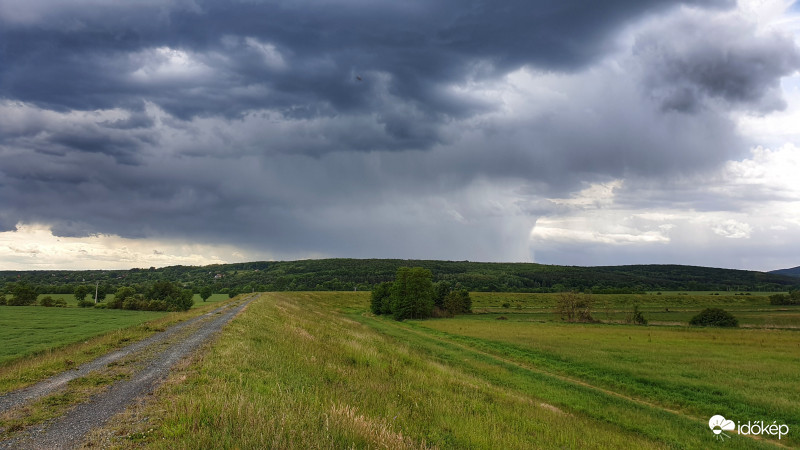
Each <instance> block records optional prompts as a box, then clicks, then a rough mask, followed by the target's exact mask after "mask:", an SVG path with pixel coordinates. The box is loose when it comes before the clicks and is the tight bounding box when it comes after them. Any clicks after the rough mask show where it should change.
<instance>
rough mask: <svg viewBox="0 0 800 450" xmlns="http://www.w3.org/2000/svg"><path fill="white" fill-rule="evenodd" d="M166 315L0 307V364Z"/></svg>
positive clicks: (118, 311)
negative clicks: (0, 343)
mask: <svg viewBox="0 0 800 450" xmlns="http://www.w3.org/2000/svg"><path fill="white" fill-rule="evenodd" d="M165 314H166V313H163V312H154V311H122V310H110V309H94V308H42V307H36V306H3V307H0V341H2V342H3V345H2V346H0V365H1V364H3V363H5V362H7V361H10V360H13V359H18V358H20V357H24V356H27V355H32V354H36V353H41V352H44V351H47V350H51V349H54V348H59V347H63V346H65V345H68V344H72V343H74V342H80V341H83V340H86V339H88V338H91V337H94V336H98V335H100V334H104V333H107V332H109V331H113V330H118V329H121V328H127V327H130V326H133V325H138V324H141V323H144V322H146V321H148V320H152V319H155V318H158V317H162V316H164V315H165Z"/></svg>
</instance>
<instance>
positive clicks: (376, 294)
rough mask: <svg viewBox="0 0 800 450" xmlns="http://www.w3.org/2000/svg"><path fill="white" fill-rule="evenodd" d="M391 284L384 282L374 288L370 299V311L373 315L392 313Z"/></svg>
mask: <svg viewBox="0 0 800 450" xmlns="http://www.w3.org/2000/svg"><path fill="white" fill-rule="evenodd" d="M391 297H392V283H390V282H388V281H385V282H383V283H380V284H378V285H377V286H375V289H373V290H372V295H371V299H370V305H369V307H370V309H371V310H372V313H373V314H377V315H380V314H390V313H391V312H392V308H391V303H390V300H391Z"/></svg>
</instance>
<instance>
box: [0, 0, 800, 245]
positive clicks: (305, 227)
mask: <svg viewBox="0 0 800 450" xmlns="http://www.w3.org/2000/svg"><path fill="white" fill-rule="evenodd" d="M89 3H93V2H88V3H85V2H80V1H79V2H74V3H70V2H63V3H53V4H50V3H48V2H44V1H40V2H26V3H25V4H21V5H20V6H19V7H18V8H16V9H9V8H6V9H4V10H2V13H1V14H2V15H0V22H2V27H0V39H1V40H2V41H3V42H4V43H5V44H4V46H2V47H0V59H2V60H3V61H4V64H2V66H0V99H3V101H2V102H0V107H2V111H0V112H2V115H0V117H2V119H0V161H2V164H0V205H2V210H0V229H10V228H13V226H14V225H15V224H16V223H17V222H19V221H22V222H39V223H45V224H50V225H52V226H53V231H54V232H55V233H56V234H57V235H62V236H87V235H91V234H94V233H113V234H119V235H121V236H125V237H137V238H143V237H153V238H165V239H169V238H175V237H181V238H185V239H193V240H202V241H208V242H224V243H230V244H234V245H239V246H242V247H247V248H249V249H257V250H263V251H264V252H265V253H269V254H271V255H279V256H280V255H283V256H285V257H297V256H309V255H318V254H323V255H335V256H359V257H371V256H375V257H379V256H386V257H408V258H412V257H432V258H445V259H448V258H449V259H486V260H498V259H500V260H502V259H506V260H509V259H510V260H523V259H526V257H527V256H528V249H527V235H528V233H529V231H530V228H531V227H532V225H533V223H534V222H535V220H536V218H537V217H538V216H540V215H545V214H550V213H554V212H558V210H559V208H562V207H560V206H558V205H555V204H553V203H552V202H550V201H548V200H546V199H545V197H558V196H566V195H568V194H569V193H570V192H573V191H575V190H577V189H580V188H581V187H583V186H584V185H585V183H590V182H595V181H604V180H609V179H614V178H629V177H642V178H643V179H653V180H655V181H654V183H660V182H663V181H664V180H665V179H669V178H670V177H674V176H676V174H684V173H689V172H691V173H697V172H702V171H705V170H709V169H711V168H714V167H716V166H718V165H719V164H721V163H722V162H724V161H726V160H728V159H731V158H732V157H738V156H740V155H742V154H743V152H744V151H745V150H746V149H747V145H746V143H745V142H744V141H743V139H742V138H741V137H740V136H738V135H737V132H736V127H735V124H734V122H733V120H732V119H731V117H730V115H729V110H728V109H729V108H727V105H729V104H731V105H734V106H735V108H738V109H742V110H748V111H749V110H755V111H761V112H768V111H770V110H772V109H775V108H777V107H778V106H780V104H779V101H780V97H779V96H778V91H776V90H775V89H776V83H777V82H778V80H779V79H780V77H781V76H784V75H786V74H787V73H790V72H791V71H792V70H794V69H795V68H796V63H797V62H796V60H795V59H794V58H796V55H797V50H796V48H795V47H794V46H793V45H792V44H791V43H790V41H788V40H786V39H784V38H781V37H780V36H778V35H767V36H756V35H755V34H754V30H753V28H752V26H751V25H750V24H747V23H744V22H737V21H728V20H723V21H721V22H720V21H714V20H711V19H712V18H713V17H716V14H718V12H719V9H714V12H713V13H702V12H698V11H699V10H692V11H694V12H693V13H691V14H688V13H685V12H684V13H682V12H680V11H677V10H676V9H675V6H677V5H695V6H697V7H704V8H722V9H724V8H726V7H730V6H731V5H732V4H733V2H731V1H705V2H703V1H693V2H679V1H666V0H651V1H641V0H640V1H616V2H611V3H609V2H605V3H603V4H600V3H597V2H581V1H561V2H549V1H542V2H534V3H531V2H513V1H505V2H493V3H487V2H478V1H475V2H468V3H464V2H455V1H452V2H438V3H435V4H432V3H431V2H422V1H412V2H403V3H397V2H386V3H385V4H384V3H368V4H364V3H363V2H355V1H339V2H331V3H328V4H326V5H324V6H321V5H318V4H314V5H310V4H307V3H305V2H291V3H280V4H279V3H276V2H228V3H220V2H181V1H176V2H163V3H162V2H145V3H137V4H136V6H132V5H129V4H108V5H104V6H100V7H92V8H89V7H87V6H86V5H88V4H89ZM76 5H77V6H78V7H75V6H76ZM81 5H82V6H81ZM704 11H705V10H704ZM655 14H659V15H664V16H665V17H666V18H665V19H662V20H660V21H655V22H652V21H653V20H654V19H652V17H653V15H655ZM704 14H705V15H704ZM699 17H702V18H703V20H701V19H699ZM642 18H650V19H649V20H650V21H651V23H650V25H644V30H643V31H641V33H640V34H639V38H638V40H637V44H636V47H635V51H633V52H630V49H626V48H623V47H621V45H620V44H619V43H618V41H617V39H616V37H617V36H618V33H619V32H620V30H621V29H622V27H624V26H627V25H630V24H633V23H635V22H636V21H637V20H639V19H642ZM676 24H678V25H680V26H682V27H684V28H688V29H691V30H693V33H694V34H692V33H682V34H681V35H680V36H674V35H673V34H674V33H676V32H675V31H674V26H676ZM723 31H724V32H725V33H728V35H730V36H743V37H740V38H738V40H737V39H729V40H725V41H716V40H714V41H711V40H709V41H708V42H700V41H701V39H700V38H699V37H698V36H703V35H705V33H720V32H723ZM722 54H725V55H728V56H727V59H725V58H723V59H720V56H719V55H722ZM756 63H757V64H756ZM754 65H755V66H758V68H754V67H751V66H754ZM520 74H523V75H520ZM525 76H527V77H528V78H529V79H527V80H522V81H520V80H518V79H517V78H520V77H522V78H524V77H525ZM357 77H360V78H361V80H359V79H358V78H357ZM515 77H516V78H515ZM511 78H514V79H513V80H512V79H511ZM515 96H516V100H514V99H511V100H509V98H508V97H515ZM715 102H721V103H724V105H721V104H717V103H715ZM670 195H672V194H667V195H666V196H665V199H664V202H665V204H669V203H670V202H674V201H675V199H674V198H673V197H670ZM651 198H653V199H655V198H657V195H655V194H654V195H652V196H651ZM562 209H563V208H562Z"/></svg>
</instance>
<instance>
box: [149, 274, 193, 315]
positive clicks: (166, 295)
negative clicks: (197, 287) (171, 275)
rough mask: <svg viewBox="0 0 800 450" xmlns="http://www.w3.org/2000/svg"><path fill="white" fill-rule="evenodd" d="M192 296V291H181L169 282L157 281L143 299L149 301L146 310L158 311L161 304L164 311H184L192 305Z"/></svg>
mask: <svg viewBox="0 0 800 450" xmlns="http://www.w3.org/2000/svg"><path fill="white" fill-rule="evenodd" d="M193 295H194V294H192V291H190V290H187V289H181V288H179V287H178V286H176V285H175V284H174V283H170V282H169V281H157V282H155V283H154V284H153V285H152V286H150V288H149V289H148V290H147V292H146V293H145V298H146V299H147V300H149V301H150V302H149V304H148V307H147V309H159V310H160V308H161V305H160V304H159V302H161V303H163V304H165V306H166V308H165V309H166V310H169V311H186V310H188V309H189V308H191V307H192V305H193V304H194V299H192V297H193ZM154 302H155V303H154Z"/></svg>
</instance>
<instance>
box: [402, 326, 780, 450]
mask: <svg viewBox="0 0 800 450" xmlns="http://www.w3.org/2000/svg"><path fill="white" fill-rule="evenodd" d="M389 324H390V325H391V326H394V327H395V328H397V329H402V330H405V331H407V332H409V333H412V334H415V335H417V336H424V337H426V338H428V339H431V340H434V341H438V342H441V343H446V344H448V345H452V346H454V347H457V348H460V349H462V350H465V351H468V352H473V353H475V354H480V355H483V356H485V357H489V358H492V359H495V360H497V361H502V362H504V363H506V364H510V365H513V366H517V367H519V368H521V369H524V370H528V371H530V372H535V373H538V374H541V375H545V376H549V377H552V378H554V379H557V380H560V381H563V382H566V383H571V384H575V385H578V386H583V387H585V388H588V389H592V390H595V391H598V392H602V393H603V394H606V395H609V396H613V397H617V398H621V399H624V400H627V401H630V402H632V403H637V404H639V405H642V406H646V407H648V408H653V409H658V410H661V411H664V412H667V413H669V414H674V415H677V416H683V417H685V418H688V419H690V420H693V421H696V422H700V423H705V422H706V421H707V420H708V419H705V418H702V417H698V416H695V415H692V414H689V413H688V412H685V411H680V410H676V409H671V408H668V407H666V406H663V405H660V404H658V403H653V402H649V401H647V400H644V399H642V398H638V397H635V396H631V395H627V394H625V393H622V392H617V391H613V390H610V389H606V388H603V387H600V386H596V385H594V384H591V383H588V382H586V381H584V380H581V379H579V378H575V377H571V376H567V375H563V374H560V373H556V372H555V371H550V370H545V369H541V368H538V367H535V366H533V365H531V364H527V363H524V362H522V361H518V360H516V359H513V358H508V357H506V356H503V355H500V354H497V353H493V352H488V351H485V350H481V349H478V348H475V347H472V346H470V345H467V344H464V343H461V342H457V341H455V340H452V339H448V338H446V337H443V336H437V335H435V334H432V333H429V332H428V329H426V328H425V327H416V326H403V325H401V322H400V323H391V322H389ZM545 405H546V404H545ZM548 406H551V405H548ZM551 407H552V406H551ZM556 409H558V408H556ZM559 411H560V410H559ZM733 433H736V434H737V435H739V436H744V437H746V438H750V439H752V440H754V441H759V442H767V443H769V444H772V445H774V446H776V447H779V448H789V447H787V446H785V445H783V444H782V443H780V442H776V441H774V440H765V439H763V438H762V437H760V436H758V435H752V434H747V435H741V434H739V433H738V431H736V430H734V431H733Z"/></svg>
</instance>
